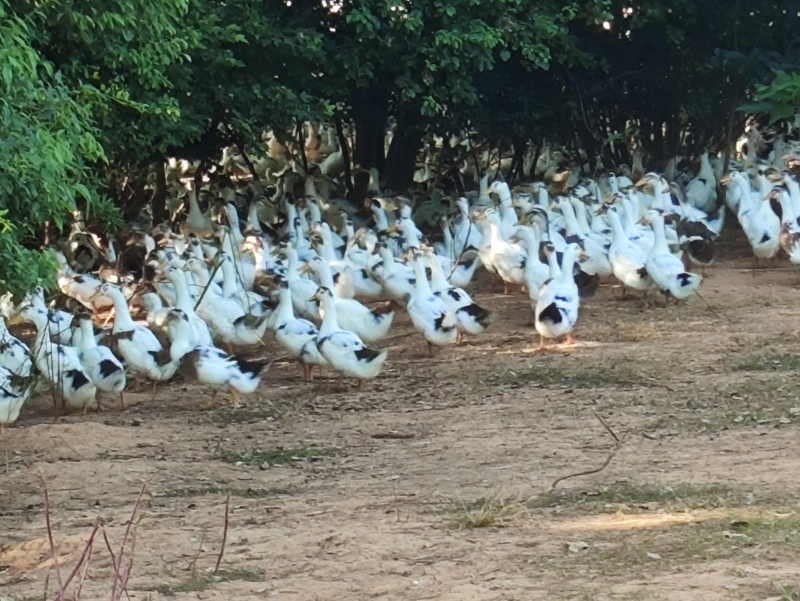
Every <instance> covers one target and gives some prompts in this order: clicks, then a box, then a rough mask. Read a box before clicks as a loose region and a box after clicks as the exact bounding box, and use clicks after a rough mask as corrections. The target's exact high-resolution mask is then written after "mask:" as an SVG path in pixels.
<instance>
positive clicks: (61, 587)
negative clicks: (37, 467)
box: [39, 475, 64, 601]
mask: <svg viewBox="0 0 800 601" xmlns="http://www.w3.org/2000/svg"><path fill="white" fill-rule="evenodd" d="M39 479H40V480H41V481H42V489H43V490H44V521H45V524H46V525H47V539H48V541H49V542H50V551H51V552H52V553H53V566H54V567H55V570H56V579H57V580H58V594H57V595H56V599H57V600H60V601H63V600H64V580H63V579H62V578H61V565H60V564H59V563H58V548H57V547H56V542H55V540H54V538H53V524H52V523H51V522H50V494H49V493H48V491H47V483H46V482H45V481H44V477H43V476H41V475H40V476H39Z"/></svg>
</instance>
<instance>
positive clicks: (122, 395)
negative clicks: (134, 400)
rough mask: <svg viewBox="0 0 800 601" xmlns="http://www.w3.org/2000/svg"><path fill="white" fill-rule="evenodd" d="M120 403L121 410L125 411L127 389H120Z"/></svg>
mask: <svg viewBox="0 0 800 601" xmlns="http://www.w3.org/2000/svg"><path fill="white" fill-rule="evenodd" d="M119 405H120V411H125V410H126V409H127V407H126V406H125V391H124V390H123V391H120V393H119Z"/></svg>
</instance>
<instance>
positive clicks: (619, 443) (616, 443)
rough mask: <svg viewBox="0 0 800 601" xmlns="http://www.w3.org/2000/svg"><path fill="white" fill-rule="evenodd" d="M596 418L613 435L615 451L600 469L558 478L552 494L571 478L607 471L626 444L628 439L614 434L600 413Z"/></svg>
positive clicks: (554, 482)
mask: <svg viewBox="0 0 800 601" xmlns="http://www.w3.org/2000/svg"><path fill="white" fill-rule="evenodd" d="M594 416H595V417H596V418H597V420H598V421H599V422H600V423H601V424H602V425H603V427H604V428H605V429H606V431H607V432H608V433H609V434H611V437H612V438H613V439H614V450H613V451H612V452H611V454H610V455H609V456H608V457H606V460H605V461H604V462H603V465H601V466H600V467H598V468H595V469H592V470H586V471H584V472H578V473H577V474H568V475H566V476H561V477H560V478H557V479H556V480H555V481H553V483H552V484H551V485H550V492H553V491H554V490H555V489H556V486H558V485H559V484H560V483H561V482H563V481H564V480H569V479H570V478H578V477H579V476H590V475H591V474H597V473H599V472H602V471H603V470H604V469H606V468H607V467H608V464H609V463H611V460H612V459H614V457H615V456H616V454H617V453H618V452H619V450H620V449H621V448H622V445H623V444H624V443H625V438H626V437H625V436H623V437H622V438H620V437H619V436H617V435H616V433H615V432H614V430H612V429H611V426H609V425H608V423H606V420H604V419H603V418H602V417H601V416H600V414H599V413H595V414H594Z"/></svg>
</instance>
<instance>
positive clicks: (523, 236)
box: [512, 221, 552, 308]
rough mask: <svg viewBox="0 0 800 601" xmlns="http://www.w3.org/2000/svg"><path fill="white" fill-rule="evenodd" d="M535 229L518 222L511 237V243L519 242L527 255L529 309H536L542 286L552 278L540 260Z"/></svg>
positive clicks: (537, 234)
mask: <svg viewBox="0 0 800 601" xmlns="http://www.w3.org/2000/svg"><path fill="white" fill-rule="evenodd" d="M537 227H538V225H537V224H536V223H533V222H527V221H525V222H523V221H520V222H518V223H517V231H516V233H515V234H514V236H512V241H519V242H521V243H522V247H523V248H524V249H525V250H526V252H527V255H528V256H527V260H526V261H525V288H527V289H528V297H529V298H530V300H531V308H534V307H536V301H537V300H539V293H540V291H541V288H542V286H543V285H544V283H545V282H546V281H547V280H548V279H550V277H552V276H551V275H550V270H549V268H548V266H547V265H545V264H544V263H542V261H541V259H540V246H541V242H540V240H539V233H538V231H537Z"/></svg>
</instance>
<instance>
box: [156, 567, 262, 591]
mask: <svg viewBox="0 0 800 601" xmlns="http://www.w3.org/2000/svg"><path fill="white" fill-rule="evenodd" d="M263 580H264V571H263V570H260V569H258V568H253V567H249V566H238V567H233V568H229V569H225V570H220V571H219V572H218V573H216V574H193V575H192V576H190V577H189V578H187V579H186V580H183V581H182V582H179V583H177V584H160V585H158V586H157V587H155V588H154V589H152V590H153V591H155V592H157V593H159V594H160V595H164V596H165V597H174V596H176V595H178V594H181V593H201V592H203V591H205V590H208V589H209V588H211V587H212V586H214V585H215V584H216V583H218V582H234V581H240V582H262V581H263Z"/></svg>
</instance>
